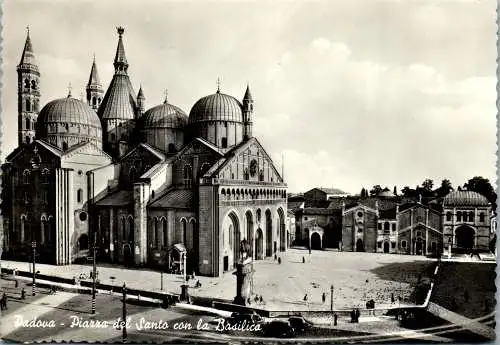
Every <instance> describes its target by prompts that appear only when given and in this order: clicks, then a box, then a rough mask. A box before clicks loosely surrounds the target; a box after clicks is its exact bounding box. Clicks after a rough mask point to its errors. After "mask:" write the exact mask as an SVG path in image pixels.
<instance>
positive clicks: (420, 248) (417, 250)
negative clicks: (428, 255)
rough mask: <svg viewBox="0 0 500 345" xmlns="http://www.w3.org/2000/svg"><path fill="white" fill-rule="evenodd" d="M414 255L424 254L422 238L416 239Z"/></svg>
mask: <svg viewBox="0 0 500 345" xmlns="http://www.w3.org/2000/svg"><path fill="white" fill-rule="evenodd" d="M415 254H417V255H423V254H424V241H423V240H422V237H418V238H417V243H415Z"/></svg>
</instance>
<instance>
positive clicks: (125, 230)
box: [122, 217, 127, 241]
mask: <svg viewBox="0 0 500 345" xmlns="http://www.w3.org/2000/svg"><path fill="white" fill-rule="evenodd" d="M122 236H123V237H122V239H123V241H126V240H127V222H126V221H125V217H123V218H122Z"/></svg>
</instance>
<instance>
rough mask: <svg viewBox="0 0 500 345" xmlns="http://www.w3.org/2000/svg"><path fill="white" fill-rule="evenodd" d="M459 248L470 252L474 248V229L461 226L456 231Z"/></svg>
mask: <svg viewBox="0 0 500 345" xmlns="http://www.w3.org/2000/svg"><path fill="white" fill-rule="evenodd" d="M455 236H456V239H457V242H456V243H457V247H459V248H463V249H466V250H470V249H472V248H473V247H474V229H472V228H471V227H468V226H461V227H459V228H458V229H457V230H455Z"/></svg>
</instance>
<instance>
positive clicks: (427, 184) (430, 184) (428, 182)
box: [422, 178, 434, 192]
mask: <svg viewBox="0 0 500 345" xmlns="http://www.w3.org/2000/svg"><path fill="white" fill-rule="evenodd" d="M433 186H434V181H432V180H431V179H429V178H428V179H425V181H424V182H422V188H423V189H424V190H425V191H426V192H431V191H432V187H433Z"/></svg>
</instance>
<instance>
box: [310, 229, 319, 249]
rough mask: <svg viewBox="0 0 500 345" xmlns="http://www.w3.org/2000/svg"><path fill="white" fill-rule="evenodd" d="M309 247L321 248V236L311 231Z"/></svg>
mask: <svg viewBox="0 0 500 345" xmlns="http://www.w3.org/2000/svg"><path fill="white" fill-rule="evenodd" d="M311 249H314V250H320V249H321V236H320V234H318V233H317V232H313V233H312V235H311Z"/></svg>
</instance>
